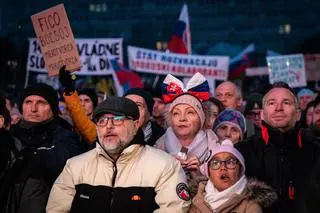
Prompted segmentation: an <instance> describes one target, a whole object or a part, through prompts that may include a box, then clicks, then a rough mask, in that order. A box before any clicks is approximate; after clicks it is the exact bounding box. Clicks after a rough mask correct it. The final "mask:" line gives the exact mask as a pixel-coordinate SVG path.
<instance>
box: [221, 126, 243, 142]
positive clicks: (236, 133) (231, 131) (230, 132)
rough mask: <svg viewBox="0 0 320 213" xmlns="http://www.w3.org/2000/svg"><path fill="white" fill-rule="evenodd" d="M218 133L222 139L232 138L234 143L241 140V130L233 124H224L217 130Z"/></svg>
mask: <svg viewBox="0 0 320 213" xmlns="http://www.w3.org/2000/svg"><path fill="white" fill-rule="evenodd" d="M216 134H217V135H218V137H219V139H220V140H224V139H230V140H231V141H232V143H233V144H236V143H238V142H239V141H240V140H241V132H240V130H239V129H238V128H237V127H235V126H234V125H232V124H229V123H225V124H222V125H221V126H220V127H219V128H218V129H217V130H216Z"/></svg>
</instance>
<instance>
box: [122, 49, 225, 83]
mask: <svg viewBox="0 0 320 213" xmlns="http://www.w3.org/2000/svg"><path fill="white" fill-rule="evenodd" d="M128 60H129V66H130V69H131V70H135V71H139V72H145V73H150V74H163V75H167V74H169V73H170V74H172V75H176V76H193V75H194V74H195V73H197V72H199V73H201V74H203V75H204V76H211V77H213V78H214V79H217V80H227V78H228V69H229V57H228V56H201V55H183V54H175V53H167V52H160V51H155V50H150V49H144V48H139V47H132V46H129V47H128Z"/></svg>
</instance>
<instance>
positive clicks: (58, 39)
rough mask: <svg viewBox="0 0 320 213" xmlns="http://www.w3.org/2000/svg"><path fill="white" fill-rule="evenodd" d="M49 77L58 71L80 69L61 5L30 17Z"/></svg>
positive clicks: (69, 28)
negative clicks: (64, 67) (62, 68)
mask: <svg viewBox="0 0 320 213" xmlns="http://www.w3.org/2000/svg"><path fill="white" fill-rule="evenodd" d="M31 20H32V24H33V27H34V30H35V32H36V35H37V38H38V40H39V43H40V48H41V52H42V55H43V57H44V62H45V66H46V68H47V70H48V74H49V76H54V75H57V74H58V72H59V69H60V68H61V67H62V66H63V65H66V69H67V70H70V71H76V70H79V69H80V68H81V62H80V57H79V53H78V49H77V46H76V42H75V40H74V37H73V33H72V30H71V27H70V24H69V20H68V17H67V13H66V10H65V9H64V5H63V4H59V5H57V6H54V7H51V8H49V9H47V10H44V11H42V12H40V13H37V14H34V15H32V16H31Z"/></svg>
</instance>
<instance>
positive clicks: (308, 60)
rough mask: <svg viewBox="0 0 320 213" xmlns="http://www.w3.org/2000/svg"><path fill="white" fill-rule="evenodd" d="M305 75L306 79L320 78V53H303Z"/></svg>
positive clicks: (314, 79)
mask: <svg viewBox="0 0 320 213" xmlns="http://www.w3.org/2000/svg"><path fill="white" fill-rule="evenodd" d="M304 63H305V67H306V75H307V80H308V81H319V80H320V54H306V55H304Z"/></svg>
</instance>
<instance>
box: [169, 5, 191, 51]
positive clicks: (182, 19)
mask: <svg viewBox="0 0 320 213" xmlns="http://www.w3.org/2000/svg"><path fill="white" fill-rule="evenodd" d="M169 51H170V52H172V53H180V54H191V31H190V22H189V13H188V5H187V4H183V6H182V9H181V12H180V16H179V20H178V21H177V23H176V25H175V28H174V32H173V35H172V36H171V39H170V41H169Z"/></svg>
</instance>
